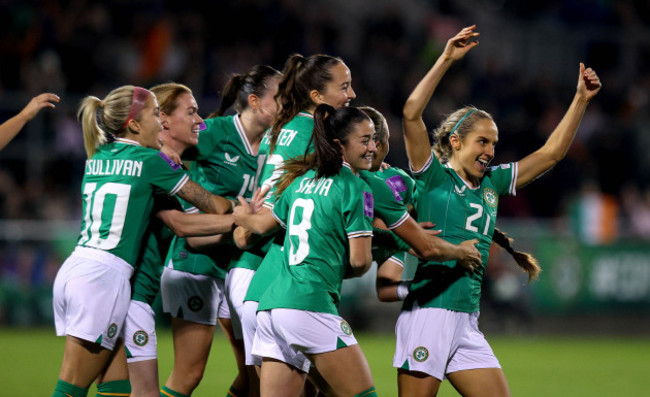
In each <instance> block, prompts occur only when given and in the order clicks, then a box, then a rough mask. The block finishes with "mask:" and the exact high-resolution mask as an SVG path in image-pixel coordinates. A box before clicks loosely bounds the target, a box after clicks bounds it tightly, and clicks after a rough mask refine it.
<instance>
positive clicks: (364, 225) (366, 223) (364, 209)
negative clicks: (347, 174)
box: [341, 177, 374, 238]
mask: <svg viewBox="0 0 650 397" xmlns="http://www.w3.org/2000/svg"><path fill="white" fill-rule="evenodd" d="M353 182H354V183H350V184H349V185H348V186H349V188H350V189H349V191H348V193H349V194H348V195H347V199H345V200H341V203H342V205H343V214H344V220H345V232H346V233H347V235H348V238H356V237H372V219H373V216H374V198H373V195H372V191H371V190H370V187H369V186H368V185H367V184H366V183H365V182H364V181H363V180H361V179H360V178H357V177H354V179H353Z"/></svg>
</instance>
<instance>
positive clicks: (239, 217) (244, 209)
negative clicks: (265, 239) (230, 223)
mask: <svg viewBox="0 0 650 397" xmlns="http://www.w3.org/2000/svg"><path fill="white" fill-rule="evenodd" d="M239 201H240V202H241V206H239V207H237V208H235V210H234V212H233V215H234V216H235V224H236V225H237V226H242V227H244V228H246V229H248V230H249V231H251V232H252V233H255V234H260V235H265V234H270V233H273V232H275V231H276V230H278V229H280V227H281V226H280V224H279V223H278V221H277V220H276V219H275V218H274V217H273V215H271V211H270V210H269V209H268V208H262V209H260V210H259V212H253V209H252V208H251V205H250V204H248V203H247V202H246V200H244V199H242V198H241V197H240V199H239Z"/></svg>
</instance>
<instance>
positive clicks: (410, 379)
mask: <svg viewBox="0 0 650 397" xmlns="http://www.w3.org/2000/svg"><path fill="white" fill-rule="evenodd" d="M477 36H478V33H476V32H475V26H470V27H467V28H464V29H463V30H461V31H460V32H459V33H458V34H457V35H456V36H455V37H453V38H451V39H450V40H449V41H448V42H447V46H446V48H445V50H444V52H443V54H442V55H441V56H440V57H439V58H438V60H437V61H436V63H435V64H434V66H433V67H432V68H431V70H430V71H429V72H428V73H427V74H426V76H425V77H424V78H423V79H422V80H421V81H420V82H419V84H418V85H417V86H416V88H415V89H414V90H413V92H412V93H411V95H410V97H409V98H408V100H407V102H406V104H405V105H404V110H403V116H404V140H405V143H406V151H407V155H408V158H409V162H410V166H411V169H412V171H413V173H414V174H415V177H416V179H417V180H418V183H419V184H421V191H420V193H421V194H420V196H419V200H418V202H417V205H416V210H417V213H418V217H419V220H420V221H430V222H433V223H435V224H437V225H439V227H440V228H441V229H442V231H443V232H442V234H441V235H440V236H441V237H442V238H444V239H445V240H447V241H449V242H452V243H455V242H458V241H461V240H465V239H467V238H477V239H478V240H479V241H480V242H479V246H478V247H479V250H480V251H481V254H482V260H483V263H482V265H480V266H478V267H476V268H475V269H474V270H473V271H469V270H467V269H465V268H463V267H460V266H457V264H456V263H455V262H453V261H450V262H434V261H420V263H419V265H418V268H417V270H416V274H415V278H414V280H413V283H412V284H411V286H410V292H409V295H408V297H407V299H406V301H405V303H404V306H403V308H402V312H401V313H400V316H399V318H398V322H397V326H396V334H397V348H396V351H395V356H394V359H393V366H394V367H396V368H398V386H399V394H400V396H431V395H435V394H436V393H437V391H438V388H439V386H440V382H441V381H442V380H443V378H445V377H446V378H447V379H449V380H450V382H451V383H452V385H453V386H454V387H455V388H456V390H458V392H459V393H460V394H461V395H463V396H478V395H487V396H507V395H509V394H510V393H509V390H508V384H507V381H506V378H505V375H504V373H503V371H502V370H501V368H500V365H499V362H498V360H497V359H496V357H495V356H494V353H493V352H492V350H491V348H490V346H489V344H488V343H487V341H486V340H485V338H484V336H483V334H482V333H481V332H480V331H479V330H478V317H479V299H480V294H481V281H482V278H483V274H484V270H485V265H486V264H487V260H488V252H489V251H488V250H489V247H490V244H491V243H492V234H493V231H494V225H495V219H496V211H497V205H498V201H499V196H501V195H505V194H511V195H514V194H515V192H516V189H517V188H520V187H522V186H525V185H526V184H528V183H529V182H531V181H532V180H534V179H535V178H537V177H538V176H540V175H541V174H542V173H544V172H545V171H547V170H548V169H550V168H551V167H552V166H553V165H555V164H556V163H557V162H558V161H560V160H561V159H562V158H563V157H564V156H565V155H566V152H567V150H568V148H569V146H570V144H571V141H572V140H573V137H574V136H575V134H576V131H577V129H578V126H579V124H580V120H581V118H582V115H583V114H584V111H585V109H586V107H587V104H588V103H589V101H590V100H591V99H592V98H593V97H594V96H595V95H596V94H597V93H598V91H599V90H600V88H601V83H600V80H599V79H598V76H597V75H596V73H595V72H594V71H593V70H592V69H585V67H584V65H583V64H580V71H579V76H578V85H577V90H576V94H575V96H574V98H573V101H572V103H571V105H570V106H569V109H568V111H567V112H566V114H565V115H564V117H563V119H562V120H561V121H560V123H559V124H558V126H557V127H556V128H555V130H554V131H553V133H552V134H551V135H550V137H549V138H548V140H547V141H546V143H545V144H544V145H543V146H542V147H541V148H540V149H538V150H537V151H535V152H533V153H532V154H530V155H529V156H527V157H525V158H524V159H522V160H520V161H519V162H516V163H510V164H503V165H500V166H496V167H488V165H489V163H490V161H491V160H492V159H493V158H494V149H495V146H496V143H497V141H498V130H497V127H496V125H495V123H494V121H493V120H492V117H491V116H490V115H489V114H488V113H487V112H485V111H483V110H480V109H476V108H474V107H464V108H462V109H459V110H457V111H455V112H453V113H452V114H451V115H450V116H449V117H447V119H446V120H444V121H443V122H442V124H441V125H440V127H439V128H438V129H437V130H436V131H435V133H434V134H435V137H434V138H435V144H434V147H433V151H432V150H431V148H430V146H429V137H428V135H427V130H426V126H425V124H424V121H423V119H422V113H423V111H424V108H425V107H426V105H427V103H428V102H429V100H430V98H431V96H432V94H433V91H434V89H435V87H436V86H437V84H438V82H439V81H440V79H441V78H442V76H443V75H444V73H445V72H446V71H447V69H448V68H449V67H450V66H451V65H452V64H453V63H454V62H455V61H457V60H458V59H461V58H462V57H463V56H464V55H465V54H466V53H467V52H468V51H469V50H470V49H472V48H474V47H475V46H476V45H477V44H478V42H476V41H472V39H473V38H475V37H477ZM525 270H526V271H528V273H529V275H530V276H531V277H533V278H534V277H536V276H537V272H538V271H539V268H538V267H536V266H531V267H530V268H527V269H525Z"/></svg>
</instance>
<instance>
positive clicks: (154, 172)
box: [146, 152, 190, 196]
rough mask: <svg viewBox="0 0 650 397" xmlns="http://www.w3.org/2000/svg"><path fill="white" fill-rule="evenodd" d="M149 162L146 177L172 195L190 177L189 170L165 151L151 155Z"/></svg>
mask: <svg viewBox="0 0 650 397" xmlns="http://www.w3.org/2000/svg"><path fill="white" fill-rule="evenodd" d="M147 162H148V164H147V170H148V172H147V175H146V178H147V179H148V181H149V183H151V184H152V185H154V186H156V187H158V188H160V189H162V190H163V191H164V192H165V193H167V194H169V195H170V196H173V195H175V194H177V193H178V192H179V191H180V190H181V189H182V188H183V186H185V184H186V183H187V181H189V179H190V177H189V175H188V173H187V171H185V170H184V169H183V168H182V167H181V165H180V164H177V163H175V162H174V161H173V160H172V159H170V158H169V157H168V156H167V155H166V154H165V153H163V152H158V153H156V154H155V155H151V156H150V157H149V158H148V159H147Z"/></svg>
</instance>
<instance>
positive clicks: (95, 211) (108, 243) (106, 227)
mask: <svg viewBox="0 0 650 397" xmlns="http://www.w3.org/2000/svg"><path fill="white" fill-rule="evenodd" d="M95 189H97V184H96V183H86V184H85V185H84V194H83V196H84V199H85V201H86V212H85V213H84V228H83V230H82V231H81V239H80V240H79V243H80V244H81V245H84V246H86V247H93V248H98V249H101V250H104V251H106V250H110V249H113V248H115V247H117V244H118V243H119V242H120V238H121V237H122V230H123V229H124V220H125V219H126V210H127V207H128V206H129V196H130V194H131V185H127V184H124V183H112V182H109V183H105V184H103V185H102V186H101V187H100V188H99V189H97V190H95ZM107 199H108V200H107ZM111 201H114V204H113V205H111V204H110V202H111ZM111 207H112V208H111ZM111 210H112V213H108V211H111ZM105 212H106V213H105ZM102 234H104V235H106V237H101V236H102Z"/></svg>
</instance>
